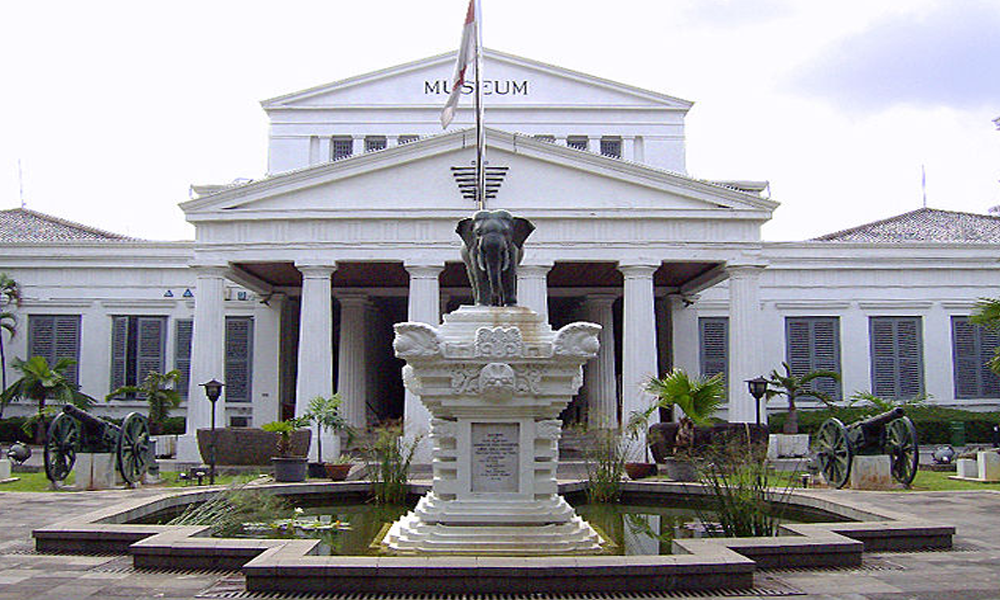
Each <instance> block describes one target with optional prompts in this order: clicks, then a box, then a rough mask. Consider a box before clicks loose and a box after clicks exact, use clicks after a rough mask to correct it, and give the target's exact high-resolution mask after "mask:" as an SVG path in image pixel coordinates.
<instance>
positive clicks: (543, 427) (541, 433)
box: [535, 419, 562, 440]
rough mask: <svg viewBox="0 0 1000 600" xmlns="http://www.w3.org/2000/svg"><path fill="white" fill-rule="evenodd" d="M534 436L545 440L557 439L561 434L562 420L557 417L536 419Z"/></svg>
mask: <svg viewBox="0 0 1000 600" xmlns="http://www.w3.org/2000/svg"><path fill="white" fill-rule="evenodd" d="M535 436H536V437H539V438H542V439H546V440H558V439H559V437H560V436H562V421H560V420H559V419H548V420H545V421H537V422H536V423H535Z"/></svg>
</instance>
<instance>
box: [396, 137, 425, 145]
mask: <svg viewBox="0 0 1000 600" xmlns="http://www.w3.org/2000/svg"><path fill="white" fill-rule="evenodd" d="M419 139H420V136H419V135H401V136H399V145H400V146H402V145H403V144H409V143H410V142H415V141H417V140H419Z"/></svg>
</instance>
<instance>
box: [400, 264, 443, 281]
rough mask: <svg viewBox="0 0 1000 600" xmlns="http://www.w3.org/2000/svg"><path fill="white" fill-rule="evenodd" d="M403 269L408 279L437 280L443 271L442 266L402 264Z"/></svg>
mask: <svg viewBox="0 0 1000 600" xmlns="http://www.w3.org/2000/svg"><path fill="white" fill-rule="evenodd" d="M403 268H404V269H406V272H407V273H409V274H410V279H437V278H438V275H440V274H441V271H444V265H443V264H429V263H412V264H411V263H403Z"/></svg>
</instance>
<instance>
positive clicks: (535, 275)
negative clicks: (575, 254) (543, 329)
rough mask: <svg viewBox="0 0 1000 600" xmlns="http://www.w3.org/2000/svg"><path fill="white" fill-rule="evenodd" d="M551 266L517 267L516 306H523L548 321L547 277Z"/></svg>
mask: <svg viewBox="0 0 1000 600" xmlns="http://www.w3.org/2000/svg"><path fill="white" fill-rule="evenodd" d="M550 270H552V265H551V264H548V265H520V266H518V267H517V304H518V306H525V307H527V308H530V309H531V310H533V311H535V312H536V313H538V314H540V315H542V318H543V319H544V320H545V321H546V322H548V320H549V286H548V275H549V271H550Z"/></svg>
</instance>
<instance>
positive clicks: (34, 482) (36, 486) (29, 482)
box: [0, 471, 257, 493]
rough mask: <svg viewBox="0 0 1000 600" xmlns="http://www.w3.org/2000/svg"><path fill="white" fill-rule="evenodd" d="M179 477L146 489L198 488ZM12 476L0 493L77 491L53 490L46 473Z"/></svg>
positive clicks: (225, 479)
mask: <svg viewBox="0 0 1000 600" xmlns="http://www.w3.org/2000/svg"><path fill="white" fill-rule="evenodd" d="M177 475H178V473H175V472H171V471H165V472H162V473H160V479H161V480H162V481H161V482H160V483H158V484H156V485H155V486H146V487H166V488H173V487H184V486H189V487H197V485H196V483H187V482H184V481H181V480H179V479H178V478H177ZM12 476H13V477H17V478H18V480H17V481H12V482H10V483H0V493H3V492H53V491H55V492H71V491H75V490H72V489H58V490H53V489H52V485H51V484H50V483H49V480H48V479H47V478H46V477H45V473H44V472H39V473H13V474H12ZM256 477H257V474H256V473H254V474H248V475H220V476H218V477H216V478H215V484H216V485H229V484H230V483H232V482H234V481H237V480H240V481H243V480H246V479H248V478H249V479H253V478H256ZM74 480H75V476H74V474H73V473H70V475H69V477H67V478H66V482H65V485H66V486H72V485H73V483H74ZM195 481H196V482H197V480H195ZM203 481H204V483H205V485H208V478H207V477H206V478H205V479H204V480H203Z"/></svg>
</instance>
